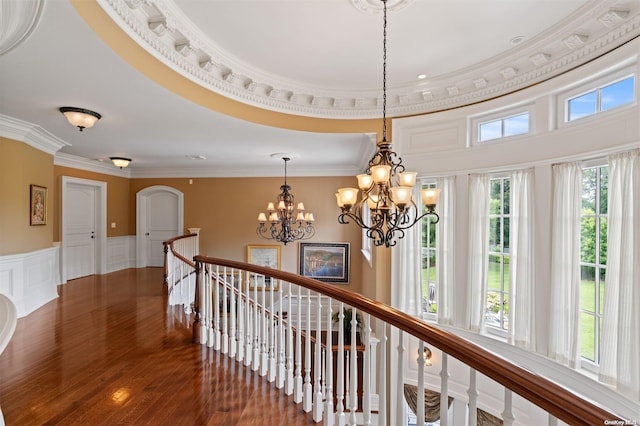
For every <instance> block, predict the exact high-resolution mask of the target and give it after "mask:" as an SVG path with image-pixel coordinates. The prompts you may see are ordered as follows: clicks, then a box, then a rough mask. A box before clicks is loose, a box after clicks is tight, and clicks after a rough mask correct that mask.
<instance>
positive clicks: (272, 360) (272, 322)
mask: <svg viewBox="0 0 640 426" xmlns="http://www.w3.org/2000/svg"><path fill="white" fill-rule="evenodd" d="M267 280H268V281H269V287H268V288H267ZM273 281H274V279H273V278H271V277H264V287H265V291H267V292H268V293H267V294H268V295H269V306H267V299H264V311H265V319H266V320H267V323H266V326H267V334H268V338H269V352H268V354H269V365H268V375H267V380H268V381H269V382H273V381H274V380H275V379H276V365H277V354H278V351H277V349H276V344H277V342H276V331H277V324H276V322H277V319H276V316H275V312H273V306H274V304H273V302H274V300H273V293H274V290H273V286H274V282H273Z"/></svg>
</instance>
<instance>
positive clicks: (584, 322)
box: [422, 262, 604, 360]
mask: <svg viewBox="0 0 640 426" xmlns="http://www.w3.org/2000/svg"><path fill="white" fill-rule="evenodd" d="M504 268H505V277H508V276H509V265H508V264H506V265H504ZM429 282H431V283H435V282H436V269H435V268H431V269H430V270H429V274H428V276H427V269H423V270H422V294H423V295H425V296H426V295H427V294H429V284H428V283H429ZM488 288H489V289H494V290H498V289H499V288H500V265H499V264H498V263H493V262H490V263H489V283H488ZM505 290H506V291H508V290H509V283H508V281H507V282H505ZM599 296H600V309H601V310H602V308H603V307H604V305H603V303H604V282H601V283H600V295H599ZM434 308H435V306H434ZM580 308H581V310H588V311H591V312H593V311H594V309H595V281H590V280H582V281H580ZM595 329H596V322H595V320H594V317H593V316H591V315H588V314H585V313H581V314H580V353H581V355H582V356H583V357H585V358H587V359H590V360H595V343H594V339H595V337H594V336H595Z"/></svg>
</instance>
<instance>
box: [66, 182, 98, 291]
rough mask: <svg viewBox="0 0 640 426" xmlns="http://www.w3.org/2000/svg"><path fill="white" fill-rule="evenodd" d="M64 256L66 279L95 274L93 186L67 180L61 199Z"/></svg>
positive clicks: (94, 198)
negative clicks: (62, 199)
mask: <svg viewBox="0 0 640 426" xmlns="http://www.w3.org/2000/svg"><path fill="white" fill-rule="evenodd" d="M63 220H64V230H65V231H64V235H63V237H62V241H63V243H64V259H65V270H66V278H67V280H72V279H74V278H79V277H84V276H87V275H93V274H95V273H96V188H95V187H94V186H91V185H82V184H77V183H69V184H68V185H67V187H66V192H65V199H64V215H63Z"/></svg>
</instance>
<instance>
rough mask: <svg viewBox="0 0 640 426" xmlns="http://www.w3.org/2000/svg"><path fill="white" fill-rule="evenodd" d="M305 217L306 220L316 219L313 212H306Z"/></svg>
mask: <svg viewBox="0 0 640 426" xmlns="http://www.w3.org/2000/svg"><path fill="white" fill-rule="evenodd" d="M304 218H305V220H306V221H307V222H313V221H314V220H315V219H314V218H313V213H307V214H305V217H304Z"/></svg>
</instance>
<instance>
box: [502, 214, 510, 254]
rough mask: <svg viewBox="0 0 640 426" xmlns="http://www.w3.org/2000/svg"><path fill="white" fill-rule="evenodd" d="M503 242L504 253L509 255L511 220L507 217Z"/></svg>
mask: <svg viewBox="0 0 640 426" xmlns="http://www.w3.org/2000/svg"><path fill="white" fill-rule="evenodd" d="M502 236H503V237H502V238H503V239H502V241H503V244H504V246H503V248H502V251H503V252H504V253H509V218H508V217H505V218H504V232H503V234H502Z"/></svg>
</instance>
